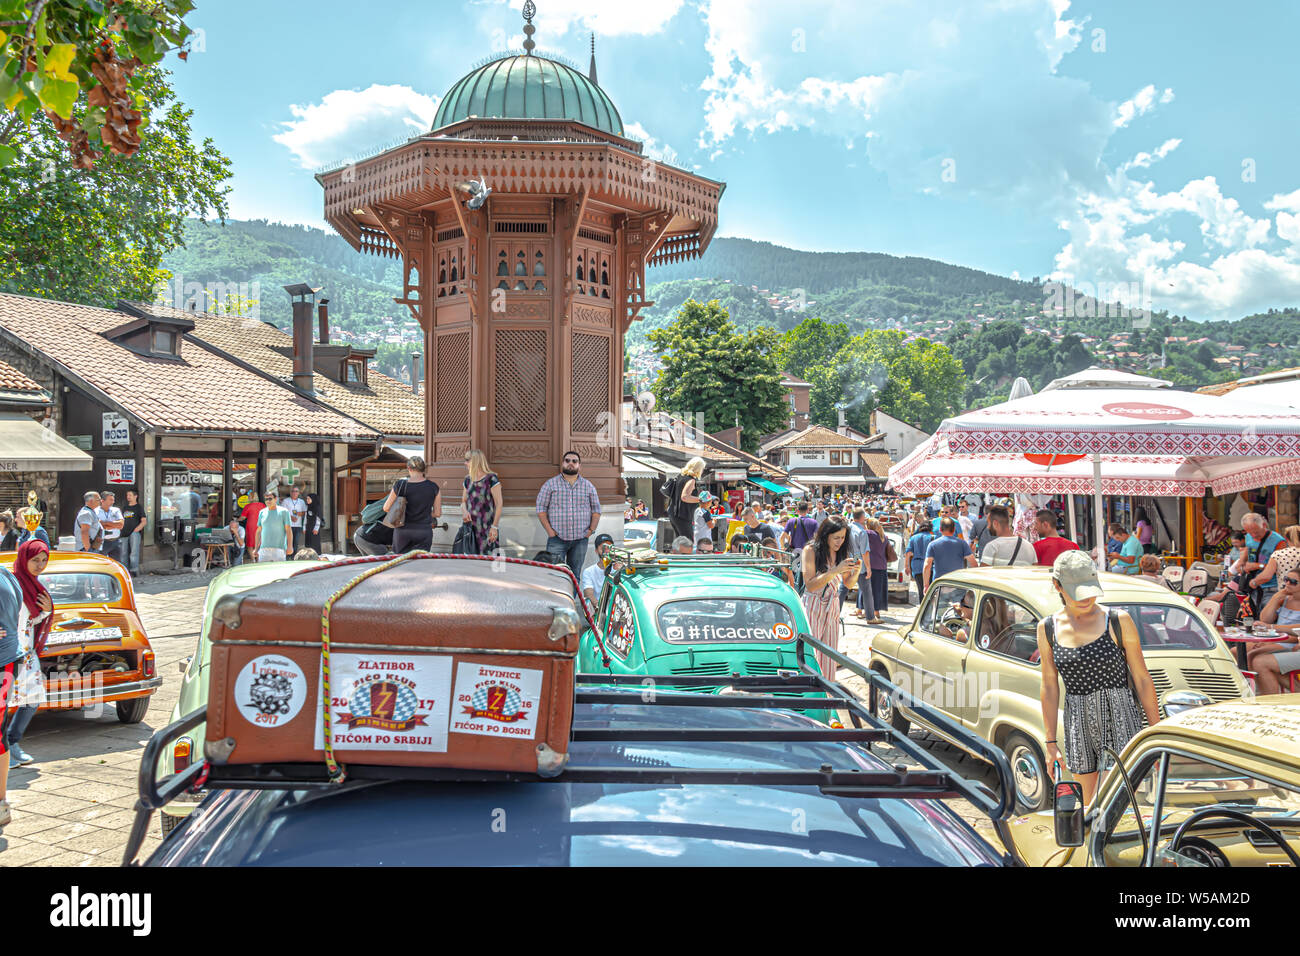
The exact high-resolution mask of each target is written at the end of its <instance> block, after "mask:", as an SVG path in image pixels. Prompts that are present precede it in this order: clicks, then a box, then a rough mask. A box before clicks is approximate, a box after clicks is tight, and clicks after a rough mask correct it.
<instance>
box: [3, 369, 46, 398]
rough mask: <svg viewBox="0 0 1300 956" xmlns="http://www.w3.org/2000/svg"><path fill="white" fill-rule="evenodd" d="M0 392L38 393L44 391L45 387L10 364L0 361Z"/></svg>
mask: <svg viewBox="0 0 1300 956" xmlns="http://www.w3.org/2000/svg"><path fill="white" fill-rule="evenodd" d="M0 392H35V393H36V394H38V395H40V394H44V393H45V389H43V388H41V387H40V386H39V385H37V384H36V383H35V382H33V381H32V380H31V379H30V378H28V377H27V376H26V375H24V374H23V373H22V372H20V371H18V369H16V368H14V367H13V366H12V365H7V364H5V363H4V362H0Z"/></svg>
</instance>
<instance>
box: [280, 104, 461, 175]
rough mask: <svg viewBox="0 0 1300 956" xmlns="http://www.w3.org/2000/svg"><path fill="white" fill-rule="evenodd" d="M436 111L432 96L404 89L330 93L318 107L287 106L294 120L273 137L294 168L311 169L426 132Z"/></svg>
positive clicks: (436, 105)
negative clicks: (290, 157)
mask: <svg viewBox="0 0 1300 956" xmlns="http://www.w3.org/2000/svg"><path fill="white" fill-rule="evenodd" d="M437 108H438V100H437V98H434V97H430V96H426V95H425V94H423V93H417V92H416V91H415V90H413V89H411V88H410V87H409V86H381V85H379V84H375V85H372V86H370V87H368V88H366V89H364V90H334V91H333V92H331V93H327V94H325V96H324V97H322V98H321V101H320V102H319V103H312V104H309V105H307V106H299V105H297V104H291V105H290V107H289V111H290V112H291V113H292V114H293V117H294V118H293V119H292V120H289V121H287V122H286V123H284V124H283V126H284V128H283V129H282V130H281V131H280V132H279V133H276V134H275V136H274V139H275V141H276V142H277V143H279V144H280V145H282V146H285V147H287V148H288V149H289V150H290V151H291V152H292V153H293V154H294V156H295V157H296V158H297V160H298V163H299V165H301V166H303V167H304V168H306V169H315V168H317V167H319V166H324V165H327V164H329V163H336V162H339V161H341V160H343V159H344V158H345V157H347V156H350V155H353V154H355V153H357V152H358V150H360V151H362V152H364V151H365V149H366V148H367V147H370V146H380V145H383V144H385V143H387V142H389V141H390V140H394V139H398V138H402V137H409V136H417V135H419V134H420V133H424V132H427V131H428V129H429V128H430V127H431V126H432V125H433V116H434V113H435V112H436V111H437Z"/></svg>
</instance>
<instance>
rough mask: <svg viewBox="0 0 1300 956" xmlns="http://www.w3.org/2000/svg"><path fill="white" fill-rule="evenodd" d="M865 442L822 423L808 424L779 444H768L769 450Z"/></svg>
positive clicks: (829, 446) (825, 446)
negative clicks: (836, 431)
mask: <svg viewBox="0 0 1300 956" xmlns="http://www.w3.org/2000/svg"><path fill="white" fill-rule="evenodd" d="M865 444H866V442H862V441H858V439H856V438H850V437H848V436H847V435H837V434H835V432H833V431H831V430H830V429H829V428H826V427H825V426H824V425H809V426H808V427H807V428H805V429H804V430H803V431H801V432H799V433H798V434H796V435H794V436H792V437H790V438H787V439H786V440H785V441H783V442H781V443H780V444H778V445H771V446H769V450H771V449H773V448H842V447H843V446H845V445H865Z"/></svg>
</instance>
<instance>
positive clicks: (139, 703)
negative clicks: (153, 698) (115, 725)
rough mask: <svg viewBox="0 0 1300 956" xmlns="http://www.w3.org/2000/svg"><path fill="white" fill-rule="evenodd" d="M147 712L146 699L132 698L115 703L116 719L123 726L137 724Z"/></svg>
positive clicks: (147, 699) (147, 700) (147, 701)
mask: <svg viewBox="0 0 1300 956" xmlns="http://www.w3.org/2000/svg"><path fill="white" fill-rule="evenodd" d="M148 711H149V698H148V697H133V698H131V699H130V700H119V701H118V702H117V719H118V720H120V721H121V722H122V723H124V724H138V723H140V721H142V720H144V715H145V714H146V713H147V712H148Z"/></svg>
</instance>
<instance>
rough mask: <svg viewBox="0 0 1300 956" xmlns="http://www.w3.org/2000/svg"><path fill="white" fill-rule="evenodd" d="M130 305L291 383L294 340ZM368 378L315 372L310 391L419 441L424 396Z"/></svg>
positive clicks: (227, 321)
mask: <svg viewBox="0 0 1300 956" xmlns="http://www.w3.org/2000/svg"><path fill="white" fill-rule="evenodd" d="M129 305H130V307H131V308H132V309H138V310H140V311H141V312H147V313H148V314H150V315H158V316H164V317H171V316H181V317H184V318H187V319H191V320H192V321H193V322H194V331H193V332H190V333H189V334H188V335H187V336H186V337H187V338H195V339H198V340H199V341H201V342H203V343H205V344H207V345H210V346H212V347H213V348H216V349H220V350H221V351H222V352H225V353H226V354H227V355H231V356H234V357H235V358H237V359H239V360H240V361H243V362H247V363H248V364H249V365H252V366H255V367H256V368H258V369H261V370H262V371H264V372H266V373H267V374H269V375H272V376H274V377H276V378H279V379H282V380H284V381H285V382H289V381H290V380H291V379H292V378H293V359H292V357H291V356H292V354H293V352H292V349H293V336H292V335H290V334H289V333H288V332H283V331H281V330H280V329H277V328H276V327H275V326H274V325H271V324H269V323H267V322H261V321H257V320H252V319H246V318H240V317H239V316H226V315H214V314H212V313H208V312H184V311H181V310H178V309H173V308H171V307H169V306H160V305H148V304H145V303H138V302H132V303H129ZM335 344H338V343H335ZM285 350H288V351H287V352H286V351H285ZM367 375H368V377H369V384H367V385H362V384H361V383H359V382H351V383H346V384H345V383H343V382H336V381H335V380H334V379H332V378H329V377H328V376H325V375H322V374H321V373H320V372H316V373H315V377H314V379H313V387H314V388H315V390H316V392H317V393H318V394H319V395H320V399H321V401H323V402H325V403H326V404H327V405H331V406H333V407H334V408H337V409H338V410H339V411H341V412H344V413H345V414H348V415H351V416H352V417H353V418H356V419H357V420H358V421H362V422H365V423H366V424H367V425H369V426H370V427H371V428H373V429H375V430H376V431H378V432H381V433H382V434H384V435H385V436H387V437H389V438H394V439H403V438H407V439H418V440H420V441H423V440H424V399H423V397H422V396H421V395H416V394H415V393H414V392H412V391H411V387H410V386H409V385H403V384H402V383H401V382H399V381H397V380H396V379H393V378H389V377H388V376H387V375H384V374H383V373H381V372H378V371H376V370H375V369H373V368H372V369H370V370H369V371H368V372H367ZM421 393H423V389H421Z"/></svg>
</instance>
